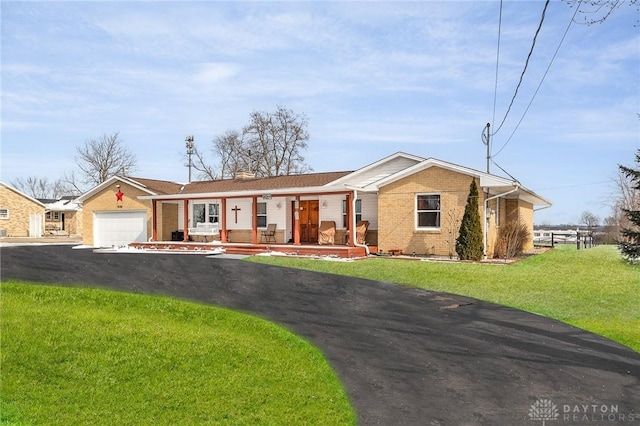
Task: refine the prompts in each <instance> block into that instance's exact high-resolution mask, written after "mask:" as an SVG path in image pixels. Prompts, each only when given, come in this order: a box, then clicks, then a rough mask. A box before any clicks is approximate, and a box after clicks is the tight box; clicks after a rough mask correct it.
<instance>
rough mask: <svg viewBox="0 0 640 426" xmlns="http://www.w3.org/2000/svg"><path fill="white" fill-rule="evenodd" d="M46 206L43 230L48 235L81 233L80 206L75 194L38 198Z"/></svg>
mask: <svg viewBox="0 0 640 426" xmlns="http://www.w3.org/2000/svg"><path fill="white" fill-rule="evenodd" d="M38 201H40V202H41V203H42V204H44V205H45V207H46V210H47V211H46V213H45V217H44V231H45V233H46V234H50V235H82V206H81V205H80V203H79V202H78V201H77V197H75V196H65V197H61V198H58V199H42V198H40V199H38Z"/></svg>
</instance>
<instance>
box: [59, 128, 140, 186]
mask: <svg viewBox="0 0 640 426" xmlns="http://www.w3.org/2000/svg"><path fill="white" fill-rule="evenodd" d="M118 136H119V133H118V132H115V133H113V134H111V135H107V134H106V133H105V134H103V135H102V136H100V137H99V138H96V139H90V140H88V141H86V142H85V143H84V145H82V146H79V147H77V148H76V156H75V157H74V158H75V161H76V165H77V166H78V169H79V171H78V173H77V174H76V173H75V171H74V172H71V173H70V174H66V175H65V176H64V178H63V180H64V181H65V183H67V184H69V185H71V186H73V188H75V189H76V190H77V191H79V192H84V190H85V189H86V188H90V187H93V186H95V185H99V184H101V183H102V182H104V181H106V180H107V179H109V178H110V177H112V176H113V175H121V176H128V175H129V174H130V173H131V172H132V171H133V170H135V169H136V165H137V160H136V157H135V155H134V154H133V153H132V152H131V151H129V150H128V149H127V147H125V146H124V143H123V142H122V141H121V140H120V139H119V138H118Z"/></svg>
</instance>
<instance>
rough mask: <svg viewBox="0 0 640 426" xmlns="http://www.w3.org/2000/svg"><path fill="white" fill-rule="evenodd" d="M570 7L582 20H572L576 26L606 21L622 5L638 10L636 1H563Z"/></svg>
mask: <svg viewBox="0 0 640 426" xmlns="http://www.w3.org/2000/svg"><path fill="white" fill-rule="evenodd" d="M565 1H566V3H567V4H569V5H570V6H571V7H577V8H578V11H577V12H578V13H579V14H580V15H581V17H582V19H577V17H576V18H574V22H575V23H577V24H585V25H593V24H601V23H603V22H604V21H606V20H607V19H608V18H609V17H610V16H611V14H613V12H615V11H616V10H617V9H619V8H620V7H621V6H622V5H623V4H624V3H628V5H629V6H632V7H636V11H637V10H638V0H629V1H627V2H625V0H588V1H584V0H582V1H581V0H565Z"/></svg>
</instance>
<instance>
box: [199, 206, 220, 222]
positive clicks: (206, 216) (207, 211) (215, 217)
mask: <svg viewBox="0 0 640 426" xmlns="http://www.w3.org/2000/svg"><path fill="white" fill-rule="evenodd" d="M192 220H193V226H196V224H198V223H205V222H209V223H218V222H220V204H218V203H197V204H194V205H193V218H192Z"/></svg>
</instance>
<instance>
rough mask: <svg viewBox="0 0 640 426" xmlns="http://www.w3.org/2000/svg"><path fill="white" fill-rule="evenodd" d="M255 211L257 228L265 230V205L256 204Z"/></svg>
mask: <svg viewBox="0 0 640 426" xmlns="http://www.w3.org/2000/svg"><path fill="white" fill-rule="evenodd" d="M256 210H257V212H258V214H257V219H258V228H266V227H267V203H258V204H257V205H256Z"/></svg>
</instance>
